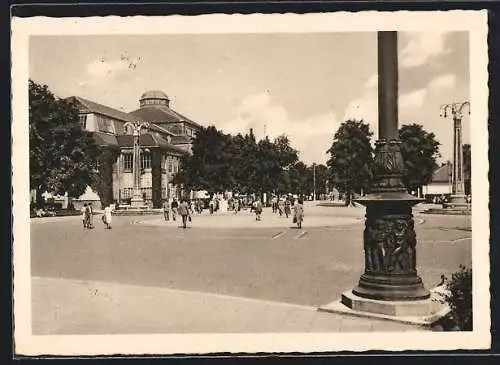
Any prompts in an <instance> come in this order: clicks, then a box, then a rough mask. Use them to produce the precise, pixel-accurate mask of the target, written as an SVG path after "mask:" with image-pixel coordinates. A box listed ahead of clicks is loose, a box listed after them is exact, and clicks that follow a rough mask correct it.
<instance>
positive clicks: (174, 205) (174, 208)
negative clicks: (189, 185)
mask: <svg viewBox="0 0 500 365" xmlns="http://www.w3.org/2000/svg"><path fill="white" fill-rule="evenodd" d="M170 208H172V219H173V221H174V222H175V219H176V218H177V209H178V208H179V203H178V202H177V199H175V198H174V200H173V201H172V204H170Z"/></svg>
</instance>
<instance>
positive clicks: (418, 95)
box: [399, 89, 427, 109]
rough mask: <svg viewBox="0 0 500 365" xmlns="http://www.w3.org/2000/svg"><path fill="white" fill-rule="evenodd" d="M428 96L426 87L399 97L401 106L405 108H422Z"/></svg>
mask: <svg viewBox="0 0 500 365" xmlns="http://www.w3.org/2000/svg"><path fill="white" fill-rule="evenodd" d="M426 96H427V90H426V89H419V90H416V91H412V92H410V93H407V94H403V95H401V96H400V97H399V106H400V107H401V108H403V109H406V108H420V107H422V106H423V105H424V101H425V98H426Z"/></svg>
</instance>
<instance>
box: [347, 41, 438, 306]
mask: <svg viewBox="0 0 500 365" xmlns="http://www.w3.org/2000/svg"><path fill="white" fill-rule="evenodd" d="M378 74H379V76H378V77H379V83H378V106H379V122H378V131H379V140H378V141H377V142H376V148H375V157H374V166H373V174H374V183H373V187H372V193H371V194H368V195H366V196H364V197H361V198H360V199H358V200H356V201H357V202H359V203H361V204H363V205H365V206H366V221H365V230H364V236H363V241H364V256H365V270H364V273H363V275H361V278H360V280H359V283H358V286H357V287H356V288H354V289H353V290H352V293H353V294H354V295H355V296H356V297H358V298H367V299H374V300H378V301H396V302H397V301H406V302H408V301H418V300H421V299H427V298H429V296H430V294H429V292H428V291H427V290H426V289H425V288H424V286H423V284H422V280H421V279H420V277H419V276H418V275H417V269H416V244H417V240H416V235H415V230H414V220H413V214H412V206H413V205H415V204H417V203H419V202H421V201H422V200H421V199H418V198H415V197H414V196H412V195H410V194H408V192H407V189H406V186H405V185H404V183H403V179H402V177H403V171H404V162H403V157H402V155H401V149H400V145H401V141H400V140H399V132H398V55H397V32H378ZM342 302H343V303H344V304H346V305H348V306H351V307H353V305H354V304H353V298H352V297H349V296H346V295H343V296H342ZM365 305H366V303H365ZM369 306H370V305H369ZM365 307H366V306H365ZM365 307H363V308H365ZM429 308H430V307H429ZM427 309H428V308H427V307H425V308H423V309H422V308H419V309H418V310H420V311H422V310H423V311H424V312H425V311H426V310H427ZM363 310H367V311H370V312H377V311H379V309H378V308H377V306H372V307H371V308H370V309H366V308H365V309H363ZM386 314H387V313H386Z"/></svg>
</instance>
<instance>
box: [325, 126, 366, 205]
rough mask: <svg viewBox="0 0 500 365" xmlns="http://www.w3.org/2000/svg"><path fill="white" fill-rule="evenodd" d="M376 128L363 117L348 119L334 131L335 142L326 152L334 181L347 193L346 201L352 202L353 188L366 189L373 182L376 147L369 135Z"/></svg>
mask: <svg viewBox="0 0 500 365" xmlns="http://www.w3.org/2000/svg"><path fill="white" fill-rule="evenodd" d="M372 135H373V132H371V131H370V127H369V125H368V124H367V123H365V122H364V121H362V120H348V121H345V122H344V123H342V124H341V125H340V127H339V129H338V130H337V132H336V133H335V136H334V139H333V143H332V146H331V147H330V148H329V149H328V151H327V153H329V154H330V159H329V160H328V162H327V166H328V167H329V169H330V174H331V178H332V182H333V184H334V186H335V187H336V188H337V190H338V191H339V192H340V193H342V194H344V195H345V197H346V199H345V203H346V205H349V204H351V199H352V197H353V194H354V192H361V190H367V189H369V187H370V184H371V178H372V174H371V166H372V163H373V149H372V146H371V144H370V137H371V136H372Z"/></svg>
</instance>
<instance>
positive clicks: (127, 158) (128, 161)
mask: <svg viewBox="0 0 500 365" xmlns="http://www.w3.org/2000/svg"><path fill="white" fill-rule="evenodd" d="M133 158H134V156H133V155H132V154H131V153H125V154H123V170H125V171H128V172H130V171H132V164H133V162H134V160H133Z"/></svg>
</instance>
